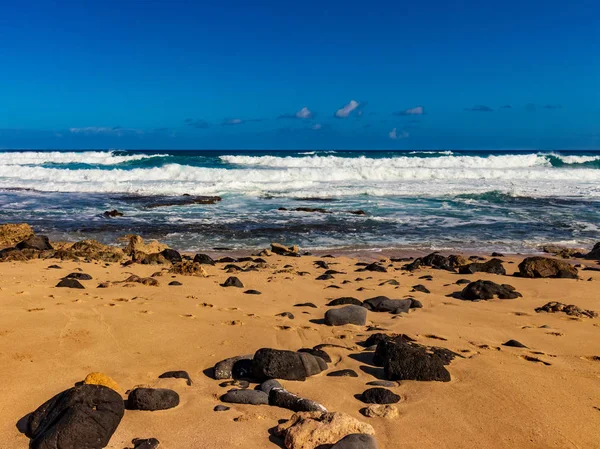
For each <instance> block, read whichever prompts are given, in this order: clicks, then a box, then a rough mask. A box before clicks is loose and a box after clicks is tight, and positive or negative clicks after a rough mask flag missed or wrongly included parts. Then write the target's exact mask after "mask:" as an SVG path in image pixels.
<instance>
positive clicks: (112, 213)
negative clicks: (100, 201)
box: [102, 209, 123, 218]
mask: <svg viewBox="0 0 600 449" xmlns="http://www.w3.org/2000/svg"><path fill="white" fill-rule="evenodd" d="M102 215H103V216H104V217H106V218H116V217H122V216H123V212H120V211H118V210H117V209H113V210H107V211H105V212H104V213H103V214H102Z"/></svg>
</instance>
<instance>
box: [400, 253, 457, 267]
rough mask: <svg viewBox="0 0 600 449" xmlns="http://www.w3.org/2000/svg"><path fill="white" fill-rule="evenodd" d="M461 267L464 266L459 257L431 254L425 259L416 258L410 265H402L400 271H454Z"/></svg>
mask: <svg viewBox="0 0 600 449" xmlns="http://www.w3.org/2000/svg"><path fill="white" fill-rule="evenodd" d="M461 265H464V259H463V258H462V257H461V256H456V255H450V256H442V255H441V254H438V253H431V254H429V255H427V256H425V257H418V258H416V259H415V260H413V261H412V262H411V263H409V264H406V265H404V266H403V267H402V269H404V270H408V271H414V270H417V269H419V268H421V267H431V268H435V269H437V270H447V271H456V268H457V267H459V266H461Z"/></svg>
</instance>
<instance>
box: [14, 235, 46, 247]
mask: <svg viewBox="0 0 600 449" xmlns="http://www.w3.org/2000/svg"><path fill="white" fill-rule="evenodd" d="M15 248H17V249H21V250H23V249H35V250H37V251H46V250H51V249H54V248H53V247H52V245H51V244H50V239H49V238H48V237H46V236H45V235H34V236H31V237H29V238H28V239H25V240H23V241H21V242H19V243H17V244H16V245H15Z"/></svg>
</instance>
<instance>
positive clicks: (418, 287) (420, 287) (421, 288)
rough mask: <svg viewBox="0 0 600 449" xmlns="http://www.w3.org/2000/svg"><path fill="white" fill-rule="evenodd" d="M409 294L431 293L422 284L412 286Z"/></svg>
mask: <svg viewBox="0 0 600 449" xmlns="http://www.w3.org/2000/svg"><path fill="white" fill-rule="evenodd" d="M411 292H421V293H428V294H429V293H431V292H430V291H429V289H428V288H427V287H425V286H424V285H423V284H417V285H413V286H412V290H411Z"/></svg>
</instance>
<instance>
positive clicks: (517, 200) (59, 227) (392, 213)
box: [0, 150, 600, 253]
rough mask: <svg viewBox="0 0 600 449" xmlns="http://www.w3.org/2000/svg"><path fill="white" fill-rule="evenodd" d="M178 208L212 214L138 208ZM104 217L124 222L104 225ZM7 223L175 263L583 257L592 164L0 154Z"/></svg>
mask: <svg viewBox="0 0 600 449" xmlns="http://www.w3.org/2000/svg"><path fill="white" fill-rule="evenodd" d="M185 194H188V195H209V196H212V195H218V196H221V197H222V201H220V202H218V203H216V204H208V205H205V204H192V205H189V204H188V205H174V206H165V207H148V206H149V205H150V204H151V203H152V202H156V200H157V198H162V200H164V197H165V196H178V197H181V195H185ZM297 208H317V209H322V211H321V212H305V211H295V210H293V209H297ZM112 209H117V210H119V211H120V212H122V213H123V214H124V215H123V216H122V217H117V218H107V217H104V216H103V212H104V211H107V210H112ZM280 209H286V210H280ZM359 210H360V211H364V213H365V214H364V215H357V214H353V213H350V212H357V211H359ZM7 222H10V223H14V222H27V223H29V224H30V225H32V226H33V227H34V228H35V229H36V231H37V232H38V233H41V234H45V235H48V236H49V237H50V238H51V239H52V240H71V241H74V240H80V239H83V238H93V239H97V240H99V241H102V242H104V243H115V242H117V239H118V238H119V237H121V236H123V235H125V234H129V233H135V234H140V235H142V236H144V237H147V238H155V239H159V240H161V241H164V242H165V243H168V244H169V245H170V246H172V247H173V248H176V249H179V250H182V251H200V250H210V249H213V248H223V247H226V248H231V249H234V250H254V249H258V248H264V247H267V246H268V245H269V243H270V242H272V241H278V242H284V243H290V244H298V245H300V246H301V248H303V249H306V250H309V251H310V250H338V251H342V250H349V251H356V250H359V251H362V250H365V251H380V250H393V249H397V250H406V251H430V250H441V251H444V250H452V249H460V250H461V251H475V252H482V251H485V252H490V251H499V252H507V253H516V252H522V253H535V252H539V250H540V249H539V248H540V245H543V244H548V243H553V244H561V245H569V246H574V247H588V248H589V247H591V246H592V245H593V244H594V243H595V242H597V241H599V240H600V232H599V228H598V226H599V224H600V152H598V151H596V152H591V151H590V152H538V151H533V152H532V151H527V152H526V151H493V152H482V151H114V150H112V151H2V152H0V223H7Z"/></svg>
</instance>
